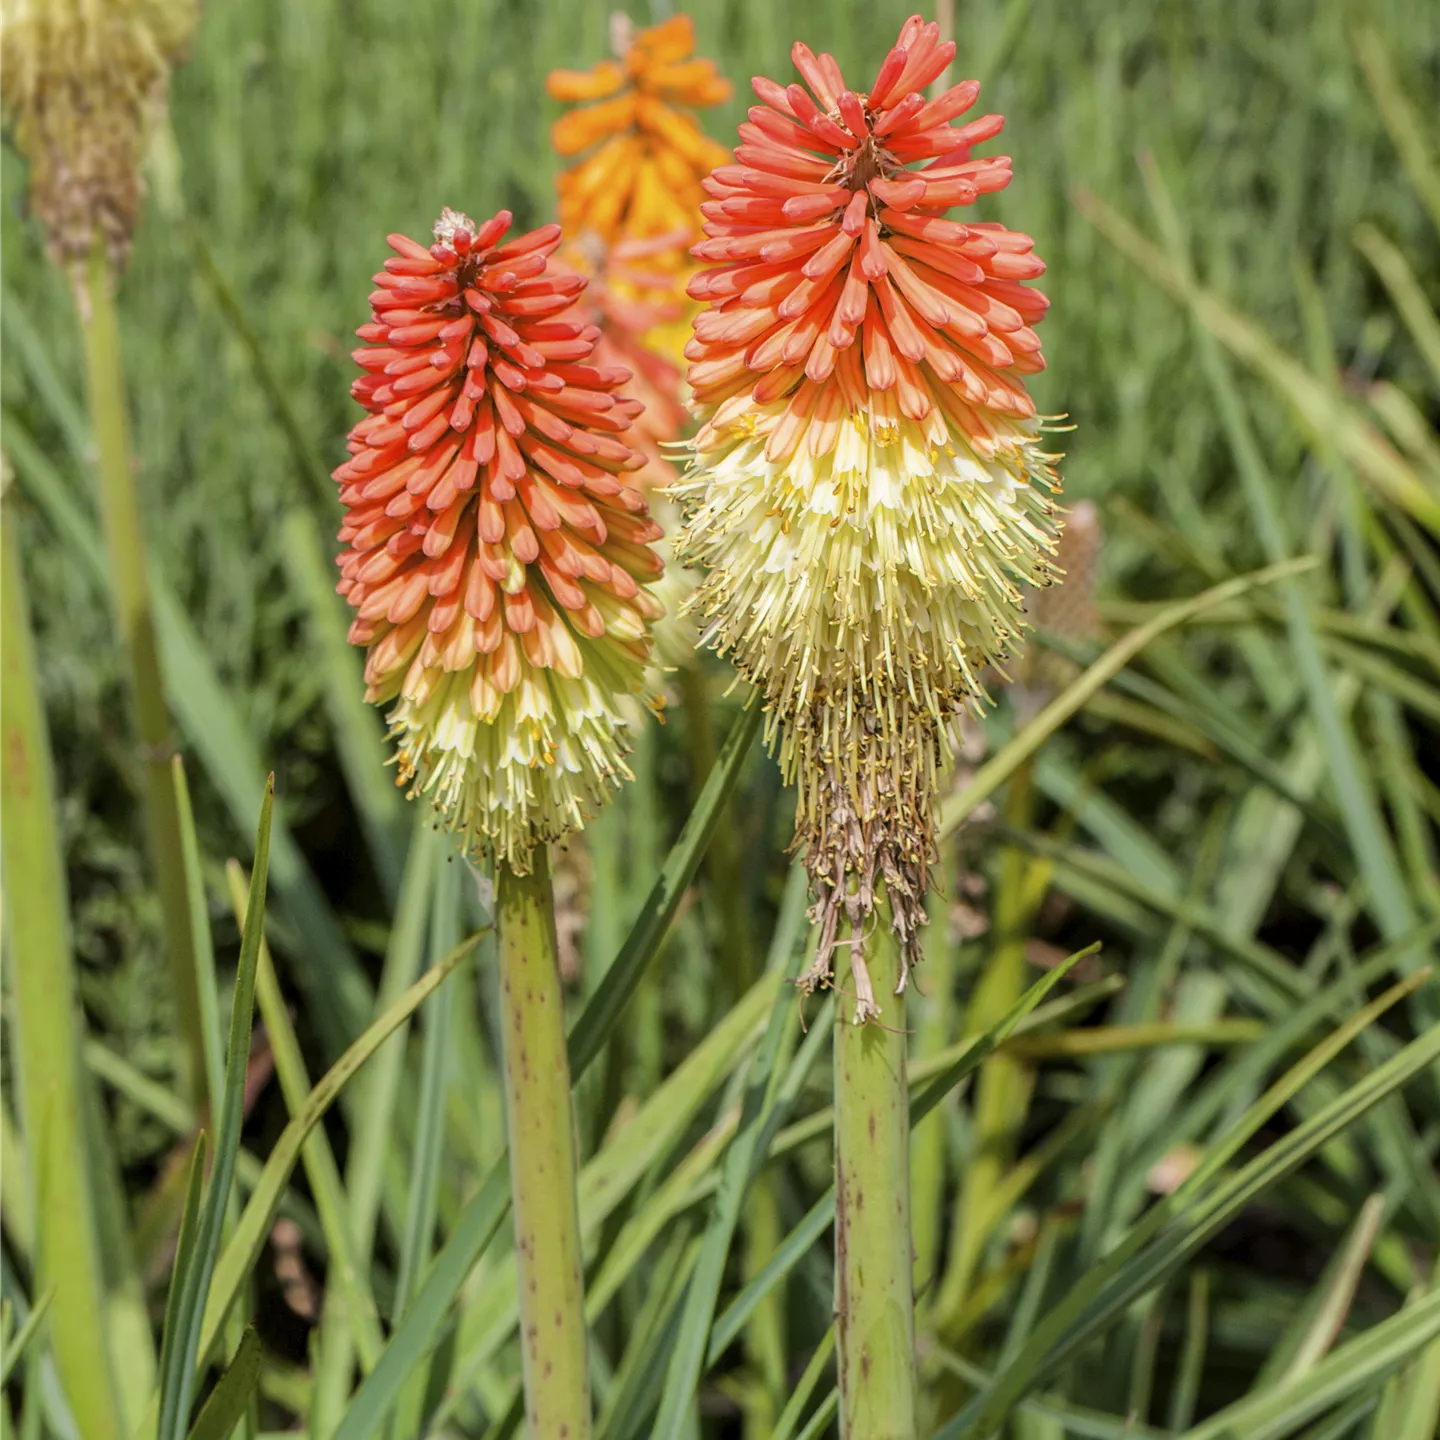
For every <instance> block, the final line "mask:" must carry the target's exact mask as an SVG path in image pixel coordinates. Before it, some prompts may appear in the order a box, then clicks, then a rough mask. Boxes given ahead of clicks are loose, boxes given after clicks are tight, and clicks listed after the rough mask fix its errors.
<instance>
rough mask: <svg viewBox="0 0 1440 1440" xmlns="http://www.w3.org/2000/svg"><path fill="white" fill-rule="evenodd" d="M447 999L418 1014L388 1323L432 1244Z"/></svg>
mask: <svg viewBox="0 0 1440 1440" xmlns="http://www.w3.org/2000/svg"><path fill="white" fill-rule="evenodd" d="M457 863H458V862H455V861H451V862H450V863H449V864H441V865H440V866H439V867H438V868H437V870H436V873H435V880H434V887H433V891H432V895H431V906H430V953H431V955H433V956H434V957H435V958H436V959H438V958H439V957H440V956H441V955H443V954H444V953H445V952H446V951H447V950H449V949H450V948H451V946H453V945H454V944H455V942H456V940H457V939H459V929H460V894H459V887H458V884H457V882H458V879H459V870H458V869H457ZM452 1000H453V990H451V989H450V987H449V986H448V985H447V986H443V987H442V988H441V989H439V990H437V991H436V992H435V994H434V995H432V996H431V997H430V999H429V1000H427V1001H426V1002H425V1005H424V1006H423V1007H422V1009H421V1011H420V1025H421V1027H422V1030H423V1039H422V1041H421V1062H420V1093H419V1097H418V1109H417V1113H416V1120H415V1127H416V1128H415V1148H414V1151H413V1153H412V1155H411V1161H410V1176H409V1180H410V1184H409V1200H408V1206H409V1208H408V1210H407V1213H406V1216H405V1233H404V1236H403V1238H402V1240H401V1243H400V1270H399V1273H398V1275H397V1276H396V1281H395V1302H394V1305H393V1307H392V1310H391V1319H392V1322H393V1323H398V1322H399V1321H400V1320H401V1319H402V1318H403V1317H404V1315H405V1311H406V1310H407V1309H408V1308H409V1306H410V1302H411V1301H412V1300H413V1299H414V1298H415V1292H416V1290H417V1289H418V1288H419V1286H420V1277H421V1275H422V1274H423V1273H424V1270H425V1267H426V1266H427V1265H428V1264H429V1263H430V1255H431V1251H432V1248H433V1245H434V1238H435V1215H436V1209H437V1205H438V1201H439V1193H440V1163H441V1158H442V1148H443V1145H444V1106H445V1089H446V1082H447V1080H448V1078H449V1062H450V1039H451V1034H452V1026H451V1023H450V1004H451V1002H452ZM371 1363H372V1364H373V1363H374V1362H373V1361H372V1362H371ZM368 1368H369V1367H368V1366H367V1369H368Z"/></svg>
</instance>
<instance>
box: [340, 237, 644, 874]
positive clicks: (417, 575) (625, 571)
mask: <svg viewBox="0 0 1440 1440" xmlns="http://www.w3.org/2000/svg"><path fill="white" fill-rule="evenodd" d="M509 227H510V213H509V212H508V211H503V210H502V211H501V212H500V213H499V214H498V215H496V216H495V217H494V218H493V219H491V220H488V221H486V222H485V223H484V224H483V225H476V224H475V222H474V221H472V220H470V219H469V218H468V217H467V216H465V215H460V214H457V213H455V212H454V211H451V210H446V211H445V212H444V213H443V214H442V216H441V218H440V220H439V221H438V222H437V224H436V226H435V243H434V244H433V245H431V246H429V247H428V248H427V247H426V246H424V245H420V244H417V243H416V242H415V241H413V240H410V239H407V238H406V237H405V236H403V235H392V236H390V237H389V239H390V246H391V248H392V249H393V250H394V251H395V257H394V258H393V259H390V260H387V261H386V262H385V268H384V270H383V271H381V273H380V274H378V275H376V277H375V283H376V286H377V287H378V288H377V289H376V290H375V291H373V292H372V293H371V296H370V305H371V310H372V317H371V323H370V324H368V325H365V326H362V327H361V329H360V330H359V332H358V333H359V335H360V338H361V339H362V340H365V341H366V342H367V344H366V346H365V347H364V348H362V349H360V350H357V351H356V352H355V359H356V361H357V362H358V363H359V364H360V366H361V367H362V368H363V369H364V371H365V374H364V375H363V376H362V377H361V378H360V379H358V380H356V382H355V384H354V386H353V387H352V392H353V394H354V395H355V398H356V399H357V400H359V401H360V403H361V404H362V405H364V407H365V409H366V410H367V411H368V412H369V414H368V415H367V416H366V417H365V418H364V419H363V420H361V421H360V422H359V424H357V425H356V426H355V428H354V429H353V430H352V431H351V432H350V445H349V448H350V457H351V458H350V459H349V461H348V462H347V463H345V464H344V465H342V466H341V467H340V468H339V469H338V470H337V471H336V472H335V478H336V479H337V480H338V481H339V482H340V487H341V489H340V499H341V502H342V503H343V504H344V506H345V507H346V516H345V523H344V525H343V527H342V528H341V531H340V538H341V539H342V540H344V541H346V542H347V543H348V548H347V549H346V551H345V552H344V554H342V555H341V557H340V571H341V575H342V579H341V581H340V584H339V586H338V589H339V590H340V593H341V594H343V595H345V597H346V598H347V599H348V600H349V602H350V604H351V605H352V606H353V607H354V608H355V610H356V612H357V613H356V618H355V621H354V624H353V625H352V626H351V630H350V638H351V640H352V641H353V642H354V643H355V644H357V645H363V646H365V647H366V648H367V649H368V652H369V654H368V657H367V660H366V666H365V679H366V683H367V685H368V687H369V688H368V691H367V698H368V699H370V700H372V701H375V702H377V703H382V704H388V703H391V702H394V703H393V708H392V709H391V712H390V721H391V727H392V735H393V736H394V737H395V739H396V740H397V742H398V747H399V765H400V779H401V781H402V783H403V782H412V781H413V785H414V790H412V793H414V791H415V790H418V791H423V792H425V793H428V794H429V795H431V796H432V797H433V799H434V801H435V803H436V804H437V806H438V807H439V808H440V810H441V811H442V812H443V813H444V815H445V816H446V819H447V821H448V823H449V824H450V825H451V827H452V828H454V829H456V830H457V831H459V832H460V833H461V834H462V835H463V836H464V837H465V840H466V842H467V843H468V844H469V845H471V846H472V847H479V846H481V845H484V844H486V843H489V844H491V845H493V847H494V850H495V853H496V855H497V856H498V857H500V858H503V859H504V860H505V861H506V862H507V863H508V864H510V865H511V867H512V868H514V869H516V870H517V871H519V872H521V873H523V872H524V871H525V870H526V869H528V867H529V863H530V854H531V851H532V849H533V847H534V846H535V845H536V844H537V843H539V842H542V841H547V840H554V839H559V838H560V837H562V836H563V835H565V834H567V833H569V832H570V831H573V830H576V829H578V828H580V826H581V825H582V824H583V823H584V820H585V818H586V816H587V815H588V814H589V813H591V812H592V811H593V810H594V808H595V807H597V806H598V805H599V804H600V803H602V801H603V800H604V798H605V797H606V795H607V793H608V791H609V789H610V787H611V786H612V785H615V784H617V783H618V782H619V780H620V778H622V777H628V775H629V771H628V770H627V768H626V766H625V761H624V753H625V749H626V746H625V743H624V734H625V725H624V721H623V719H622V716H621V709H620V705H621V701H622V700H623V697H624V696H626V695H628V694H630V693H632V692H635V691H638V690H640V689H641V688H642V686H643V683H644V682H643V676H644V670H645V665H646V662H647V659H648V656H649V651H650V626H651V624H652V622H653V621H654V620H656V619H657V618H658V617H659V615H660V613H661V611H660V607H659V605H658V604H657V603H656V601H655V600H654V598H653V597H652V596H651V595H650V593H649V591H648V590H647V589H646V588H645V587H646V586H647V585H648V584H649V583H650V582H651V581H652V580H653V579H654V578H655V577H656V576H657V575H658V574H659V573H660V571H661V569H662V568H663V562H662V561H661V560H660V557H659V556H658V555H657V554H656V553H655V552H654V551H653V550H651V549H650V548H649V544H650V542H651V541H653V540H655V539H657V538H658V537H659V534H660V530H659V527H658V526H657V525H656V524H655V523H654V522H653V521H652V520H651V519H650V516H649V512H648V510H647V508H646V504H645V499H644V497H643V495H642V494H641V493H640V491H639V490H638V489H637V488H636V487H635V485H634V484H633V483H632V480H631V476H632V472H634V471H635V470H637V469H639V468H640V467H641V466H642V465H643V464H644V460H643V457H641V456H639V455H637V454H635V452H634V451H632V450H631V449H630V447H629V446H628V445H627V444H626V443H625V442H624V440H623V439H621V438H620V437H621V435H622V434H623V433H624V432H625V430H626V429H627V428H628V426H629V424H630V422H631V420H633V419H634V417H635V415H636V413H637V412H638V410H639V406H638V404H637V403H636V402H635V401H633V400H630V399H628V398H624V397H622V396H621V395H619V394H618V393H617V391H618V389H619V387H620V386H621V385H623V384H624V383H625V382H626V380H628V378H629V376H628V374H627V372H626V371H624V370H623V369H619V368H616V367H612V366H600V365H596V364H594V363H593V351H594V348H595V342H596V340H597V338H598V331H597V330H596V328H595V327H594V326H593V325H587V324H585V323H584V321H583V320H581V319H577V318H574V317H573V315H570V314H567V313H566V312H569V311H570V310H571V307H572V305H573V303H574V300H575V298H576V296H577V295H578V294H579V292H580V291H581V290H582V289H583V288H584V285H585V281H584V279H583V278H582V277H580V276H578V275H574V274H564V273H556V272H555V271H553V270H552V269H551V268H550V266H549V257H550V255H551V253H552V252H553V251H554V250H555V248H556V246H557V245H558V244H559V243H560V227H559V226H558V225H547V226H545V227H543V228H542V229H539V230H533V231H531V232H530V233H529V234H527V235H522V236H520V237H518V238H517V239H514V240H511V241H510V242H509V243H508V244H507V243H502V241H503V239H504V236H505V233H506V231H507V230H508V229H509Z"/></svg>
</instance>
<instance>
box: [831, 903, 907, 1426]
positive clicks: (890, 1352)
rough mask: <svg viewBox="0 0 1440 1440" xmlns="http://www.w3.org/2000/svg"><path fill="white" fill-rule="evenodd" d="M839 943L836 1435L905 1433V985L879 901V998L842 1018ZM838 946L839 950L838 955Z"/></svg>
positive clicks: (847, 986) (869, 955)
mask: <svg viewBox="0 0 1440 1440" xmlns="http://www.w3.org/2000/svg"><path fill="white" fill-rule="evenodd" d="M849 955H850V947H849V946H848V945H843V946H838V947H837V948H836V958H837V961H838V962H839V963H837V965H836V971H837V975H836V984H837V985H838V987H839V988H840V999H839V1003H838V1004H837V1005H836V1007H835V1319H836V1331H837V1339H838V1364H839V1369H840V1434H841V1437H842V1440H915V1434H916V1430H915V1295H914V1287H913V1284H912V1281H911V1258H910V1121H909V1108H910V1107H909V1097H908V1094H907V1091H906V1082H905V997H904V996H903V995H896V994H894V993H893V992H894V989H895V985H896V983H897V981H898V980H899V977H900V955H899V950H898V947H897V945H896V943H895V940H894V937H893V936H892V934H891V931H890V923H889V914H888V907H881V906H877V907H876V912H875V915H874V917H873V919H872V921H871V922H870V930H869V934H868V935H867V937H866V945H865V964H866V966H867V967H868V969H869V971H870V978H871V980H872V982H873V984H874V987H875V996H876V999H877V1000H879V1002H880V1005H881V1007H882V1009H881V1014H880V1016H879V1018H878V1019H872V1020H870V1021H869V1022H868V1023H866V1024H864V1025H856V1024H854V1023H853V1020H852V1016H853V1014H854V1010H855V1007H854V1005H853V1004H851V1003H847V998H846V997H847V996H848V995H850V994H851V993H853V990H854V980H853V978H852V976H851V973H850V971H851V966H850V959H849ZM842 957H843V958H842Z"/></svg>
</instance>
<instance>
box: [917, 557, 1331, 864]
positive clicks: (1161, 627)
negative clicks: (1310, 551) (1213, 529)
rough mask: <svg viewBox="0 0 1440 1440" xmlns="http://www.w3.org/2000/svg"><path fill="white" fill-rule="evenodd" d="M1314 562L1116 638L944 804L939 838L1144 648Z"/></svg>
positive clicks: (1223, 590)
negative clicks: (1255, 589) (1204, 615)
mask: <svg viewBox="0 0 1440 1440" xmlns="http://www.w3.org/2000/svg"><path fill="white" fill-rule="evenodd" d="M1315 563H1316V562H1315V561H1314V560H1313V559H1304V560H1290V561H1286V562H1285V563H1284V564H1282V565H1271V566H1269V567H1268V568H1266V569H1264V570H1256V571H1255V572H1253V573H1252V574H1249V575H1237V576H1235V578H1234V579H1231V580H1226V581H1224V582H1222V583H1221V584H1219V585H1216V586H1213V587H1212V588H1211V589H1209V590H1205V591H1203V592H1202V593H1201V594H1199V595H1196V596H1195V597H1194V598H1192V599H1190V600H1182V601H1180V602H1178V603H1177V604H1174V605H1170V606H1167V607H1166V608H1165V609H1164V610H1162V611H1161V612H1160V613H1159V614H1158V615H1156V616H1155V617H1154V618H1153V619H1151V620H1149V621H1148V622H1147V623H1146V624H1144V625H1140V626H1137V627H1136V628H1135V629H1134V630H1132V631H1131V632H1130V633H1129V634H1128V635H1126V636H1125V637H1124V638H1123V639H1120V640H1117V641H1116V642H1115V644H1114V645H1112V646H1111V647H1110V648H1109V649H1108V650H1107V651H1106V652H1105V653H1104V654H1103V655H1102V656H1101V657H1100V658H1099V659H1098V660H1096V661H1095V663H1094V664H1093V665H1091V666H1090V667H1089V668H1088V669H1086V670H1085V672H1084V673H1083V674H1082V675H1080V676H1079V677H1077V678H1076V679H1075V680H1073V681H1072V682H1071V683H1070V684H1069V685H1067V686H1066V687H1065V689H1064V690H1062V691H1061V692H1060V694H1059V695H1057V696H1056V697H1055V699H1054V700H1052V701H1051V702H1050V703H1049V704H1048V705H1047V706H1046V707H1045V708H1044V709H1043V710H1042V711H1041V712H1040V713H1039V714H1038V715H1037V716H1036V717H1035V718H1034V719H1033V720H1031V721H1030V722H1029V723H1028V724H1027V725H1025V726H1024V727H1023V728H1022V729H1021V730H1020V731H1019V732H1018V733H1017V734H1016V735H1015V736H1014V738H1013V739H1011V740H1010V741H1009V742H1008V743H1006V744H1005V745H1004V746H1003V747H1002V748H1001V749H1000V750H998V751H997V752H996V753H995V754H994V755H993V756H992V757H991V758H990V759H989V760H987V761H986V762H985V763H984V764H983V765H982V766H981V767H980V768H979V769H978V770H977V771H976V772H975V775H974V777H973V778H972V779H971V781H970V783H969V784H968V785H966V786H965V788H964V789H963V790H961V791H960V793H959V794H958V795H956V796H954V797H953V798H951V799H950V800H947V801H946V802H945V807H944V810H943V812H942V816H941V822H940V835H941V837H942V838H943V837H944V836H946V835H949V834H950V833H951V832H952V831H954V830H955V828H956V827H957V826H959V825H960V824H961V823H962V822H963V821H964V820H966V819H967V818H968V817H969V816H971V815H973V814H974V812H975V810H976V808H977V807H978V806H979V805H980V804H981V803H982V802H983V801H985V800H987V799H989V797H990V796H991V795H992V794H994V792H995V791H996V790H997V789H999V787H1000V786H1001V785H1002V784H1004V782H1005V781H1006V780H1008V779H1009V778H1010V777H1011V775H1013V774H1014V773H1015V771H1016V770H1017V769H1018V768H1019V767H1020V765H1021V764H1023V763H1024V761H1025V760H1027V759H1028V758H1029V757H1030V756H1031V755H1034V754H1035V753H1036V751H1038V750H1039V749H1040V747H1041V746H1042V745H1043V744H1044V743H1045V742H1046V740H1048V739H1049V738H1050V736H1051V735H1053V734H1054V733H1055V732H1056V731H1057V730H1058V729H1059V728H1060V727H1061V726H1062V725H1063V724H1065V722H1066V721H1067V720H1069V719H1071V718H1072V717H1073V716H1075V715H1077V714H1079V712H1080V711H1081V710H1083V709H1084V708H1085V703H1086V701H1087V700H1089V698H1090V697H1091V696H1092V695H1094V694H1096V693H1097V692H1098V691H1099V690H1101V689H1102V688H1103V687H1104V686H1105V685H1107V684H1109V682H1110V681H1111V680H1112V679H1113V678H1114V677H1115V676H1116V675H1118V674H1119V673H1120V671H1122V670H1123V669H1124V668H1125V667H1126V666H1127V665H1128V664H1129V663H1130V662H1131V661H1132V660H1133V659H1134V658H1135V657H1136V656H1137V655H1139V654H1140V653H1141V652H1142V651H1143V650H1144V649H1145V647H1146V646H1147V645H1149V644H1150V643H1151V642H1152V641H1154V640H1157V639H1159V638H1160V636H1162V635H1164V634H1165V633H1166V632H1167V631H1170V630H1174V629H1176V628H1177V627H1179V626H1181V625H1185V624H1188V623H1189V622H1190V621H1191V620H1192V619H1194V618H1196V617H1197V616H1200V615H1203V614H1205V612H1206V611H1207V610H1210V609H1212V608H1213V607H1216V606H1220V605H1225V604H1227V603H1228V602H1229V601H1231V600H1234V599H1237V598H1238V597H1239V596H1241V595H1244V594H1245V593H1247V592H1248V591H1250V590H1253V589H1254V588H1256V587H1257V586H1260V585H1274V584H1277V583H1278V582H1280V581H1282V580H1286V579H1289V578H1290V577H1292V576H1295V575H1300V574H1303V573H1304V572H1305V571H1307V570H1311V569H1313V568H1314V566H1315Z"/></svg>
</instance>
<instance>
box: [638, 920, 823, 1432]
mask: <svg viewBox="0 0 1440 1440" xmlns="http://www.w3.org/2000/svg"><path fill="white" fill-rule="evenodd" d="M795 909H796V910H797V911H798V909H799V907H798V906H797V907H795ZM801 913H803V912H801ZM799 918H800V917H799V915H798V914H794V913H793V912H792V927H793V928H792V931H791V933H790V934H786V935H782V936H780V937H777V943H776V944H775V945H773V946H772V947H771V956H770V967H769V968H770V969H772V970H774V969H776V968H777V967H781V968H783V967H784V966H786V965H788V964H789V962H790V959H791V954H792V952H793V950H794V942H795V938H796V935H797V933H798V931H799V928H800V927H799ZM798 1023H799V1014H798V1012H797V1011H796V1009H795V1006H794V1004H793V1003H792V997H791V996H790V994H789V993H788V991H787V990H785V989H784V988H782V989H780V990H779V991H777V993H776V996H775V1003H774V1005H773V1006H772V1007H771V1011H770V1021H769V1025H768V1026H767V1028H766V1031H765V1037H764V1039H763V1040H762V1041H761V1042H760V1047H759V1049H758V1050H757V1051H756V1052H755V1055H754V1057H753V1058H752V1059H751V1061H750V1069H749V1074H748V1077H747V1080H746V1085H745V1096H744V1101H743V1109H742V1112H741V1116H740V1123H739V1130H738V1132H737V1133H736V1136H735V1139H734V1140H733V1141H732V1142H731V1144H730V1148H729V1149H728V1150H727V1151H726V1154H725V1159H724V1162H723V1164H722V1167H721V1172H720V1189H719V1192H718V1193H717V1195H716V1198H715V1208H714V1210H713V1211H712V1213H711V1216H710V1222H709V1224H708V1225H707V1227H706V1229H705V1233H704V1235H703V1236H702V1238H701V1242H700V1256H699V1259H698V1260H697V1262H696V1266H695V1274H694V1276H693V1277H692V1279H691V1281H690V1289H689V1292H688V1293H687V1295H686V1297H685V1305H684V1308H683V1309H682V1311H681V1313H680V1328H679V1333H678V1334H677V1336H676V1339H675V1349H674V1352H673V1354H672V1355H671V1357H670V1366H669V1370H668V1372H667V1373H666V1377H665V1390H664V1393H663V1395H662V1396H661V1400H660V1411H659V1414H658V1415H657V1417H656V1420H655V1429H654V1434H655V1436H656V1437H657V1440H663V1437H665V1436H667V1435H671V1434H675V1433H677V1432H678V1430H679V1428H680V1426H681V1424H682V1417H683V1416H684V1414H685V1413H686V1412H687V1411H688V1409H689V1407H690V1405H691V1403H692V1400H693V1397H694V1391H695V1386H696V1384H697V1383H698V1381H699V1379H700V1374H701V1370H702V1367H703V1365H704V1362H705V1353H706V1347H707V1345H708V1343H709V1338H710V1329H711V1322H712V1321H713V1319H714V1315H715V1303H716V1301H717V1300H718V1298H719V1295H720V1286H721V1283H722V1282H723V1280H724V1278H725V1269H726V1264H727V1262H728V1260H729V1258H730V1247H731V1241H732V1239H733V1237H734V1234H735V1227H736V1225H737V1224H738V1223H739V1220H740V1210H741V1206H742V1204H743V1203H744V1200H745V1195H746V1192H747V1190H748V1189H749V1187H750V1182H751V1181H752V1180H753V1179H754V1177H755V1173H756V1171H757V1169H758V1168H759V1164H760V1162H761V1160H762V1159H763V1158H764V1155H765V1152H766V1150H767V1149H768V1148H769V1143H770V1141H771V1139H772V1138H773V1137H774V1135H775V1131H776V1130H777V1129H778V1128H779V1126H780V1123H781V1122H782V1121H783V1119H784V1118H785V1111H784V1107H783V1105H782V1104H780V1103H779V1102H780V1088H781V1081H782V1079H783V1078H784V1073H785V1063H784V1061H785V1056H786V1053H787V1052H788V1050H789V1049H790V1047H791V1046H792V1045H793V1043H794V1033H795V1027H796V1026H797V1025H798Z"/></svg>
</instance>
